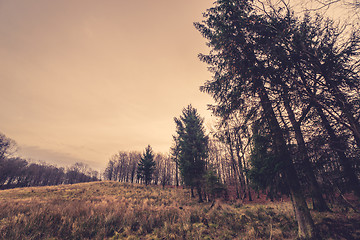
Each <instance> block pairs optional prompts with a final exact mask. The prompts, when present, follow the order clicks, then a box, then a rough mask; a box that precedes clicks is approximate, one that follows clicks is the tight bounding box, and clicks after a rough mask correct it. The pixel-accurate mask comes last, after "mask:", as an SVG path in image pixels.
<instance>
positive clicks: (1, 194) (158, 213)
mask: <svg viewBox="0 0 360 240" xmlns="http://www.w3.org/2000/svg"><path fill="white" fill-rule="evenodd" d="M344 211H345V210H344V209H342V208H333V212H331V213H316V212H312V216H313V218H314V221H315V223H316V226H317V227H318V229H319V231H320V234H321V236H322V237H323V238H324V239H360V215H359V213H354V212H353V210H347V211H346V212H344ZM295 237H296V222H295V219H294V214H293V210H292V206H291V202H276V203H264V204H259V203H257V204H242V203H241V202H236V201H232V202H223V201H220V200H218V201H217V202H216V203H215V205H213V206H211V203H201V204H200V203H197V201H196V199H191V198H190V194H189V191H188V190H186V189H182V188H178V189H176V188H170V187H168V188H165V189H162V188H161V187H159V186H148V187H145V186H143V185H132V184H123V183H117V182H106V181H105V182H92V183H83V184H74V185H61V186H51V187H32V188H21V189H12V190H3V191H0V239H294V238H295Z"/></svg>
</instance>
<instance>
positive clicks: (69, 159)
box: [19, 145, 103, 170]
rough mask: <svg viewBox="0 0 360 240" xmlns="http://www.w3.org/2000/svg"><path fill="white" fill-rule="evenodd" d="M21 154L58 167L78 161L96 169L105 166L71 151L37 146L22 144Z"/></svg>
mask: <svg viewBox="0 0 360 240" xmlns="http://www.w3.org/2000/svg"><path fill="white" fill-rule="evenodd" d="M19 155H20V156H21V157H23V158H26V159H31V160H33V161H43V162H46V163H49V164H52V165H56V166H58V167H67V166H70V165H73V164H75V163H76V162H82V163H85V164H88V165H89V166H90V167H91V168H93V169H94V170H102V167H103V166H102V165H99V164H98V163H96V162H93V161H88V160H85V159H81V158H77V157H74V156H72V155H71V154H69V153H63V152H57V151H54V150H50V149H44V148H40V147H37V146H28V145H23V146H20V148H19Z"/></svg>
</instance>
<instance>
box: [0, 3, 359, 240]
mask: <svg viewBox="0 0 360 240" xmlns="http://www.w3.org/2000/svg"><path fill="white" fill-rule="evenodd" d="M334 2H339V1H334ZM344 2H347V1H344ZM291 3H292V2H291V1H274V2H272V1H253V0H217V1H215V3H214V5H213V7H212V8H210V9H208V10H206V11H205V12H204V13H203V20H202V21H199V22H195V23H194V27H195V28H196V29H197V30H198V31H199V33H200V34H201V35H202V36H203V37H204V38H205V39H206V41H207V42H206V44H207V46H208V47H209V49H210V50H209V52H208V53H200V54H199V59H200V61H202V62H204V63H206V64H207V66H208V69H209V71H210V72H211V73H212V78H211V79H209V80H207V81H206V82H204V84H203V85H202V86H201V87H200V91H202V92H204V93H206V94H209V95H210V96H211V97H212V98H213V100H214V102H215V103H214V104H212V105H209V106H208V108H209V110H210V111H211V112H212V114H213V115H214V116H215V117H216V123H215V124H214V125H213V126H212V127H211V129H207V128H205V126H204V118H202V117H201V116H200V114H199V113H198V111H197V109H196V108H195V107H193V106H192V105H191V104H190V105H188V106H186V107H184V108H183V110H182V112H181V113H179V116H175V117H174V124H175V126H176V132H175V133H174V134H173V136H172V138H173V142H172V147H171V148H170V150H169V153H167V154H165V153H155V152H154V151H153V149H152V147H151V145H148V146H147V147H145V146H144V147H145V148H144V151H142V152H141V151H119V152H118V153H116V154H114V155H113V156H112V157H111V158H110V159H109V161H108V163H107V166H106V169H105V170H104V172H103V173H102V178H103V179H104V180H111V181H118V182H122V183H126V184H125V185H123V186H126V188H128V187H129V186H132V185H131V184H128V183H132V184H133V186H134V187H135V186H136V188H139V184H144V185H145V186H146V187H148V185H160V186H161V187H162V188H163V189H165V187H174V186H176V187H178V186H183V187H184V188H186V189H188V190H189V194H190V196H191V198H192V199H195V198H196V199H197V202H198V203H203V202H210V203H211V204H212V205H211V206H210V208H209V209H212V207H213V206H214V205H216V199H222V201H229V200H234V201H243V202H245V201H246V202H251V201H254V200H255V199H257V198H260V196H261V195H265V196H266V198H267V199H269V200H270V201H276V200H283V199H289V201H291V208H292V209H293V213H294V216H295V219H296V223H294V224H296V226H297V237H298V238H299V239H321V234H320V231H319V229H318V225H316V221H318V220H316V219H315V220H316V221H315V220H314V217H313V216H314V213H316V214H318V213H324V212H325V213H326V212H327V213H331V212H332V211H333V210H334V205H336V204H339V202H340V203H341V204H342V206H343V207H344V209H346V211H352V212H353V213H356V214H358V212H359V211H360V204H359V202H360V201H359V198H360V180H359V177H360V162H359V159H360V150H359V149H360V81H359V79H360V72H359V71H360V58H359V56H360V30H359V28H358V27H357V26H358V25H356V24H358V23H359V22H356V21H355V20H354V19H353V20H354V21H355V22H353V23H349V22H342V21H340V20H336V19H332V18H329V17H327V15H325V14H323V12H322V10H324V8H326V7H330V6H331V4H332V2H328V1H324V2H321V1H320V3H322V5H321V6H322V7H321V8H318V9H312V10H308V11H304V12H301V13H300V14H299V13H298V12H296V11H295V9H294V8H293V7H292V6H291ZM349 6H350V7H351V9H352V10H353V11H355V12H357V11H358V9H359V5H358V3H357V2H356V4H355V2H354V3H353V4H352V5H349ZM357 21H358V19H357ZM0 136H1V144H2V145H1V149H0V151H1V152H0V161H1V162H0V164H1V165H0V176H1V179H0V188H12V187H24V186H43V185H56V184H65V183H77V182H85V181H96V180H98V174H97V173H96V172H94V171H92V170H89V169H88V168H87V167H85V166H84V165H82V164H75V165H74V166H73V167H70V168H68V169H67V170H64V169H62V168H56V167H53V166H47V165H39V164H30V163H28V162H27V161H26V160H23V159H20V158H14V157H11V149H12V147H11V146H12V143H11V140H9V139H7V138H6V137H5V136H4V135H0ZM146 187H145V189H147V188H146ZM129 188H130V187H129ZM159 191H160V190H159ZM177 210H178V209H177ZM149 211H150V210H149ZM357 216H358V215H357ZM196 221H198V222H200V220H196ZM205 225H206V224H205ZM131 226H132V225H131ZM131 226H130V225H129V229H130V230H131V228H132V227H131ZM130 230H129V231H130ZM322 234H323V233H322ZM271 236H272V235H271V234H270V239H271Z"/></svg>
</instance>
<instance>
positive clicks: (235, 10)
mask: <svg viewBox="0 0 360 240" xmlns="http://www.w3.org/2000/svg"><path fill="white" fill-rule="evenodd" d="M257 9H258V8H257V6H255V4H254V2H253V1H251V0H248V1H246V0H242V1H239V0H226V1H225V0H218V1H216V2H215V6H214V7H213V8H211V9H209V10H207V12H206V13H205V14H204V18H205V20H204V21H202V22H201V23H195V27H196V28H197V29H198V30H199V31H200V32H201V33H202V35H203V36H204V37H205V38H206V39H208V43H207V44H208V45H209V46H210V47H211V48H212V50H211V51H210V54H208V55H204V54H201V55H200V59H201V60H202V61H204V62H206V63H208V64H209V65H210V70H211V71H212V72H213V73H214V74H213V80H212V81H207V82H206V83H205V85H204V86H203V87H201V90H202V91H204V92H207V93H209V94H211V95H212V97H213V98H214V100H215V101H216V102H217V106H216V108H215V109H216V110H217V111H218V112H221V113H222V115H223V116H225V117H226V116H228V115H230V114H231V113H233V112H234V111H236V110H238V109H239V108H241V107H243V106H244V105H247V104H248V105H258V106H260V108H261V109H262V114H261V115H257V117H258V118H264V121H265V122H266V124H267V126H268V127H269V130H270V135H271V140H272V145H273V149H274V154H275V156H276V157H277V158H278V161H279V163H280V164H281V165H282V166H283V169H285V171H283V174H284V177H285V179H286V182H287V184H288V186H289V191H290V193H291V196H292V199H293V202H294V210H295V212H296V218H297V221H298V236H299V238H301V239H311V238H314V237H315V236H316V231H315V227H314V222H313V220H312V218H311V215H310V211H309V209H308V207H307V204H306V201H305V198H304V195H303V192H302V189H301V186H300V182H299V177H298V174H297V171H296V169H295V166H294V161H293V160H294V158H293V156H292V155H291V152H290V150H289V147H288V141H287V140H288V137H287V132H288V130H286V129H285V131H284V130H283V128H282V126H284V127H286V124H283V123H282V122H281V120H282V119H281V116H280V114H281V111H278V110H277V106H276V105H275V101H279V99H281V98H279V96H278V92H277V91H276V90H278V89H277V87H278V86H279V81H278V80H279V79H281V76H282V75H281V74H282V73H283V71H284V70H287V69H286V68H285V69H284V66H283V65H282V63H283V62H280V61H279V62H278V61H276V60H277V59H278V57H275V56H276V55H278V53H276V52H278V50H283V48H284V47H286V46H287V45H286V43H285V42H284V40H283V38H285V37H288V36H282V34H287V33H288V32H289V31H291V29H289V28H287V25H286V23H288V22H290V23H296V19H293V18H292V15H291V12H290V11H288V12H285V14H281V12H279V11H277V10H273V11H272V12H270V13H264V14H260V13H259V12H258V11H257ZM284 26H285V28H284V29H281V27H284ZM279 28H280V29H281V30H284V31H282V32H280V31H278V29H279ZM274 53H275V55H274ZM280 53H282V52H281V51H280ZM274 57H275V60H274ZM285 63H286V62H285ZM274 100H275V101H274ZM273 104H274V105H273ZM276 111H277V113H279V114H276Z"/></svg>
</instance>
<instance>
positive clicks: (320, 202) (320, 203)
mask: <svg viewBox="0 0 360 240" xmlns="http://www.w3.org/2000/svg"><path fill="white" fill-rule="evenodd" d="M283 93H284V94H283V102H284V106H285V109H286V111H287V113H288V116H289V119H290V122H291V125H292V126H293V129H294V133H295V138H296V142H297V145H298V151H299V155H300V158H301V161H302V163H303V164H302V166H303V167H304V169H305V172H306V175H307V176H308V178H309V180H310V186H309V187H310V193H311V196H312V199H313V208H314V210H317V211H320V212H322V211H329V210H330V209H329V208H328V206H327V204H326V202H325V200H324V198H323V196H322V191H321V189H320V187H319V184H318V182H317V181H316V177H315V174H314V171H313V167H312V165H311V162H310V159H309V156H308V153H307V150H306V145H305V141H304V137H303V134H302V132H301V128H300V123H299V122H298V121H296V119H295V114H294V112H293V110H292V109H291V106H290V104H289V97H288V92H287V89H286V87H284V92H283Z"/></svg>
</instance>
